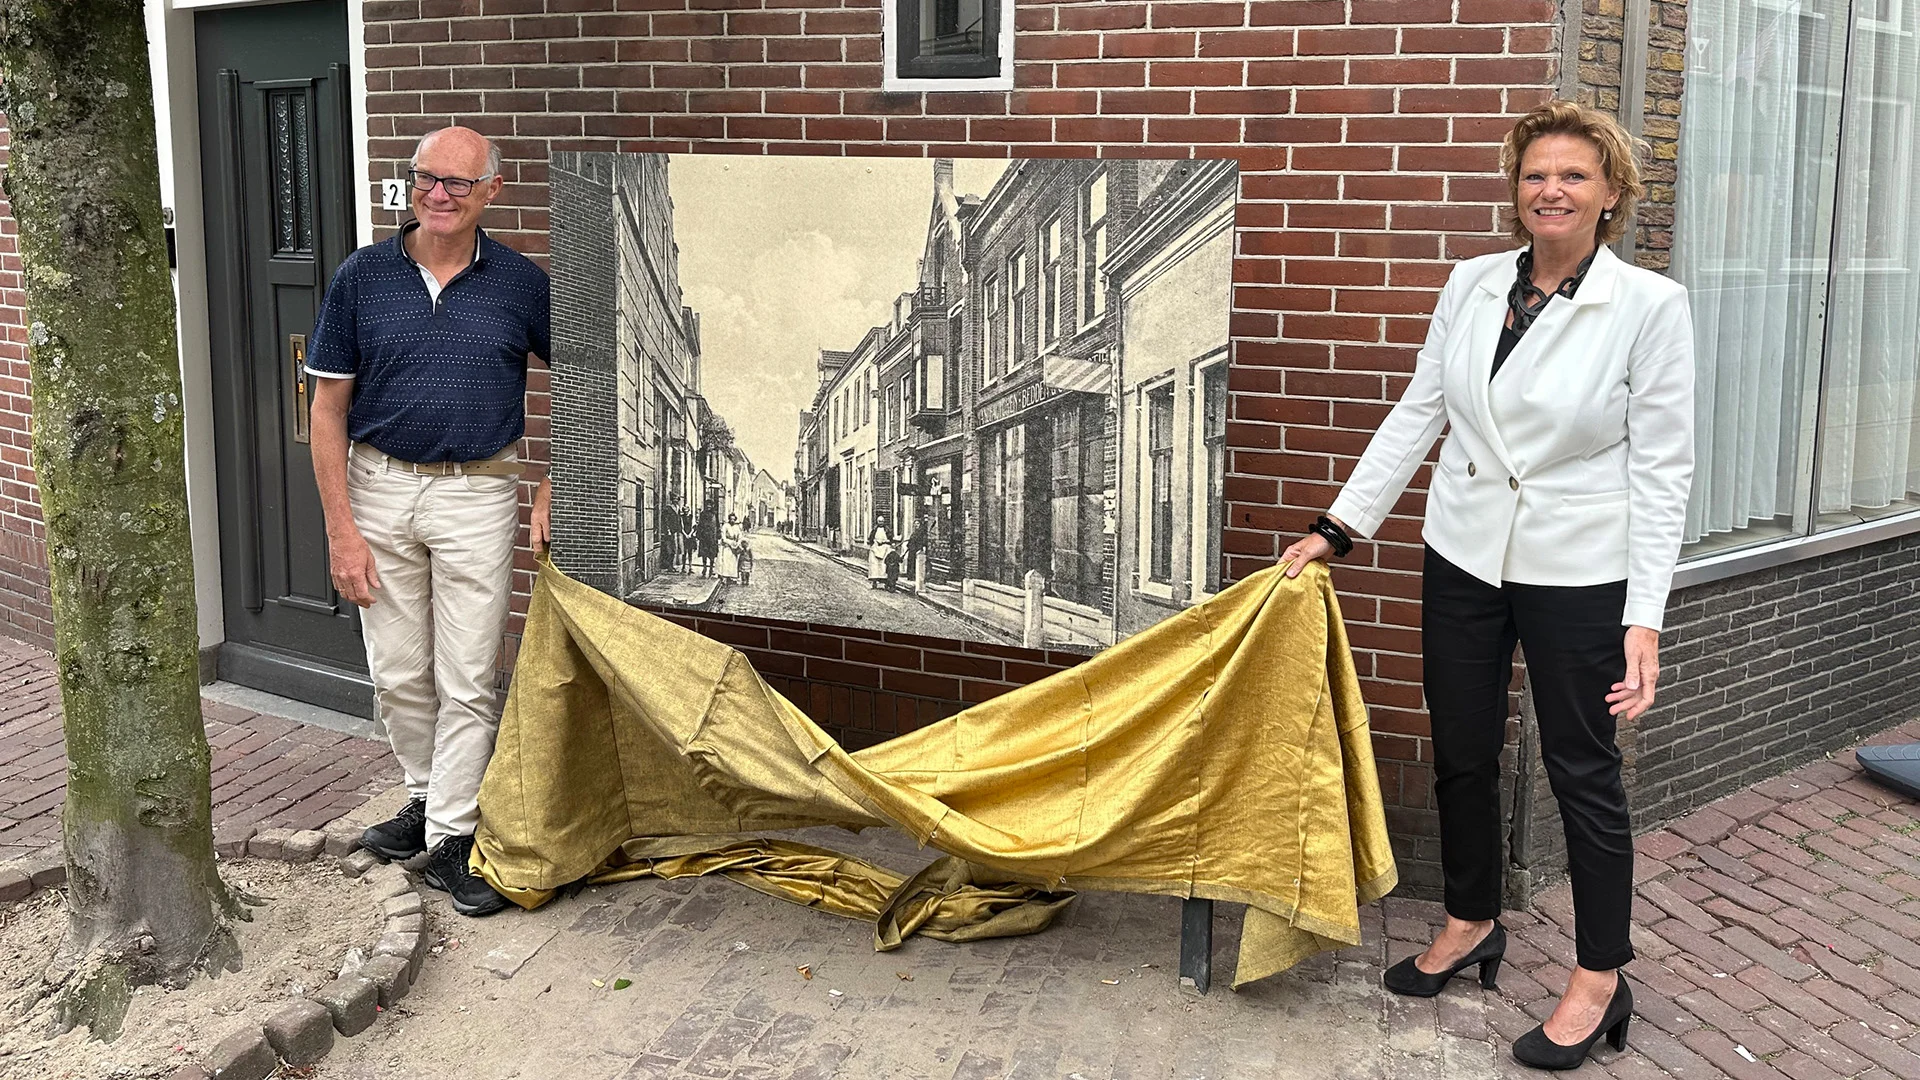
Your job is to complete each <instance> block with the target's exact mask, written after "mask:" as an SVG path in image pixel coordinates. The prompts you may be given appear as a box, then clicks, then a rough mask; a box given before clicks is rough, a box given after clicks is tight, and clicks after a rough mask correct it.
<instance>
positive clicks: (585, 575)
mask: <svg viewBox="0 0 1920 1080" xmlns="http://www.w3.org/2000/svg"><path fill="white" fill-rule="evenodd" d="M549 185H550V186H549V189H548V190H549V199H550V200H551V202H550V209H551V213H552V219H551V220H552V224H551V226H550V228H551V232H552V237H553V255H552V263H553V397H552V410H553V411H552V416H553V421H552V422H553V450H552V453H553V474H554V479H555V483H554V497H553V534H554V537H555V540H554V548H553V561H554V564H555V565H556V566H558V567H560V568H561V569H562V570H565V571H566V572H567V573H568V574H570V575H572V576H573V577H574V578H576V579H578V580H580V581H584V582H586V583H588V584H590V585H593V586H595V587H596V588H601V589H615V588H618V586H619V583H620V582H619V572H620V520H619V517H620V514H619V509H620V460H619V455H617V454H611V453H608V452H607V450H606V448H607V447H610V446H616V445H618V425H619V411H618V410H619V400H620V399H619V387H618V385H617V382H618V380H617V376H616V374H615V359H616V349H617V345H616V342H617V338H616V334H615V330H614V319H615V316H616V313H617V311H616V308H617V305H616V304H615V295H614V290H615V288H616V282H615V276H616V275H615V268H616V266H617V263H618V256H617V254H616V251H615V239H614V238H615V233H614V226H613V165H612V157H611V156H610V155H605V154H600V155H595V154H579V153H572V152H567V153H556V154H554V155H553V158H552V161H551V163H550V167H549Z"/></svg>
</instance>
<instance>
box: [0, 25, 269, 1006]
mask: <svg viewBox="0 0 1920 1080" xmlns="http://www.w3.org/2000/svg"><path fill="white" fill-rule="evenodd" d="M0 72H3V73H4V79H5V81H4V87H3V94H0V103H3V104H4V108H5V110H6V114H7V119H8V122H9V124H10V127H11V133H12V142H11V148H10V161H9V164H8V169H7V175H6V191H7V195H8V197H9V199H11V201H12V204H13V214H14V218H15V220H16V221H17V222H18V223H19V229H20V257H21V264H22V269H23V276H24V278H25V282H26V293H27V309H28V315H27V318H28V330H27V340H28V351H29V357H30V362H31V368H32V376H33V450H34V463H35V468H36V469H37V470H38V477H39V484H40V497H41V506H42V514H43V516H44V518H45V521H46V542H47V561H48V564H49V565H48V571H49V577H50V578H51V581H52V594H53V621H54V646H55V653H56V660H57V662H58V665H59V676H60V693H61V699H62V701H63V702H64V705H65V710H66V721H65V725H66V746H67V802H66V809H65V817H64V822H63V826H64V828H63V833H64V838H65V842H66V854H67V866H68V882H69V888H70V894H69V898H68V904H69V907H70V909H71V922H70V925H69V929H68V936H67V940H66V943H65V945H64V946H63V948H62V950H61V959H60V961H59V962H58V963H57V964H56V967H55V970H54V971H53V972H50V973H49V979H50V981H52V982H59V981H60V980H62V979H65V980H66V985H65V990H64V993H65V994H66V999H67V1008H65V1009H64V1010H63V1012H65V1014H66V1017H67V1018H66V1023H67V1025H69V1026H71V1024H73V1023H75V1022H86V1023H88V1024H90V1025H92V1026H93V1028H94V1033H95V1034H96V1035H101V1036H103V1037H110V1035H111V1031H112V1029H115V1028H117V1019H118V1013H119V1012H120V1011H121V1010H123V1009H124V1003H125V994H126V992H127V989H128V988H129V987H131V986H136V985H139V984H141V983H150V982H157V983H161V984H164V985H172V986H178V985H183V984H184V983H185V982H186V981H187V980H188V979H189V978H191V976H192V974H193V973H194V972H195V971H196V970H198V969H200V968H203V967H204V966H206V965H207V964H208V963H209V961H213V962H217V963H220V964H223V965H228V964H234V963H236V962H237V956H236V955H235V954H234V953H233V952H232V944H231V943H232V938H231V935H230V934H229V933H228V932H227V924H226V922H225V919H224V918H223V916H222V910H223V908H226V907H228V906H229V905H230V903H231V901H230V899H229V897H228V894H227V892H226V890H225V888H224V887H223V886H222V884H221V882H220V878H219V874H218V872H217V871H216V869H215V865H214V858H213V832H212V816H211V802H212V795H211V790H210V786H209V764H210V763H209V755H208V750H207V740H206V730H205V728H204V726H203V721H202V719H201V715H200V689H199V677H198V672H199V664H198V631H197V622H198V619H197V615H196V612H195V605H194V595H193V568H192V540H191V537H190V535H189V532H188V521H187V498H186V483H185V475H184V442H183V437H182V418H181V410H180V369H179V362H178V358H177V352H176V346H175V338H174V306H173V287H172V281H171V277H170V274H169V271H168V267H167V260H166V239H165V234H164V232H163V230H162V226H161V217H160V184H159V164H158V158H157V153H156V150H155V144H154V112H153V92H152V87H153V84H152V80H151V76H150V74H149V70H148V64H147V43H146V32H145V25H144V23H143V20H142V12H141V5H140V3H139V0H0ZM103 1028H105V1029H107V1030H105V1031H103V1030H102V1029H103Z"/></svg>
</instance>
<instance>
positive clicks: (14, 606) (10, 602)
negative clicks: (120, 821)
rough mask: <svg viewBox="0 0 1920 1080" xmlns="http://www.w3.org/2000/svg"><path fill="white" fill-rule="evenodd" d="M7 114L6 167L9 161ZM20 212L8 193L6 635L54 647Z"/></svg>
mask: <svg viewBox="0 0 1920 1080" xmlns="http://www.w3.org/2000/svg"><path fill="white" fill-rule="evenodd" d="M6 146H7V127H6V119H5V118H4V117H0V163H4V162H5V161H6ZM16 235H17V230H16V229H15V226H14V223H13V207H12V205H11V204H9V203H8V201H7V198H6V196H5V194H3V193H0V634H5V635H7V636H8V637H15V638H19V639H21V640H24V641H30V642H32V643H34V644H36V645H40V646H42V647H51V646H52V644H53V610H52V608H51V606H50V599H49V597H48V595H47V545H46V541H45V535H46V534H45V532H44V531H43V530H42V528H41V525H40V489H39V487H38V486H36V482H35V480H34V475H33V403H32V400H31V394H32V387H31V386H30V380H29V379H28V376H27V310H26V308H27V300H26V294H25V293H24V292H23V291H22V285H21V281H20V248H19V243H18V241H17V239H16Z"/></svg>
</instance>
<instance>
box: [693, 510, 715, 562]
mask: <svg viewBox="0 0 1920 1080" xmlns="http://www.w3.org/2000/svg"><path fill="white" fill-rule="evenodd" d="M695 532H696V533H697V534H698V535H697V537H696V539H697V541H698V543H699V545H700V576H701V577H712V576H713V560H714V559H715V558H717V557H718V556H719V554H720V511H719V509H718V508H717V507H715V506H714V505H713V504H712V503H708V504H707V505H706V506H703V507H701V508H700V525H699V527H698V528H697V529H696V530H695Z"/></svg>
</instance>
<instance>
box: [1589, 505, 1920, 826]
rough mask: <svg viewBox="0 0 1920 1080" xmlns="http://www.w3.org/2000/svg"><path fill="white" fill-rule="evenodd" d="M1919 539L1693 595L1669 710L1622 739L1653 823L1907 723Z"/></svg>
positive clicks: (1674, 616) (1672, 656)
mask: <svg viewBox="0 0 1920 1080" xmlns="http://www.w3.org/2000/svg"><path fill="white" fill-rule="evenodd" d="M1917 594H1920V535H1912V536H1906V537H1902V538H1900V539H1897V540H1889V541H1885V542H1882V543H1879V544H1874V545H1871V546H1869V547H1863V548H1856V549H1854V550H1852V551H1844V552H1838V553H1836V554H1833V555H1827V556H1823V557H1821V558H1819V559H1815V560H1812V561H1809V562H1805V563H1795V564H1791V565H1787V566H1781V567H1777V568H1775V569H1772V570H1764V571H1761V572H1759V573H1755V574H1748V575H1745V576H1742V577H1738V578H1730V579H1728V580H1726V581H1718V582H1714V583H1712V584H1709V585H1701V586H1698V587H1696V588H1692V589H1688V590H1686V591H1685V592H1684V593H1680V594H1678V595H1677V596H1676V597H1675V600H1674V603H1673V604H1672V606H1671V607H1670V608H1669V609H1668V612H1667V632H1666V633H1665V634H1663V635H1662V655H1661V664H1662V667H1663V671H1662V673H1661V679H1660V683H1661V701H1660V704H1659V706H1658V707H1657V708H1656V711H1655V712H1653V713H1651V714H1649V715H1648V716H1646V717H1642V718H1641V723H1640V724H1639V725H1637V727H1636V729H1635V730H1634V731H1632V732H1631V733H1630V736H1631V737H1630V738H1629V739H1628V740H1626V741H1624V742H1623V745H1622V750H1623V751H1624V752H1625V753H1626V755H1627V783H1628V790H1629V792H1630V793H1631V794H1632V796H1633V798H1634V809H1635V811H1636V812H1637V814H1638V815H1639V817H1640V819H1641V821H1642V822H1644V824H1645V825H1647V826H1651V825H1653V824H1654V823H1656V822H1659V821H1665V820H1667V819H1669V818H1673V817H1677V816H1678V815H1680V814H1684V813H1686V812H1687V811H1689V810H1692V809H1694V808H1695V807H1698V806H1702V805H1704V804H1706V803H1708V802H1711V801H1713V800H1714V799H1717V798H1719V797H1720V796H1722V795H1725V794H1727V793H1729V792H1731V791H1734V790H1736V789H1738V788H1742V787H1745V786H1747V785H1748V784H1752V783H1754V782H1756V781H1758V780H1761V779H1764V778H1766V777H1770V776H1773V775H1776V774H1778V773H1780V772H1782V771H1784V770H1785V769H1788V768H1790V767H1792V766H1794V765H1798V764H1801V763H1802V762H1805V761H1807V760H1809V759H1811V758H1814V757H1818V756H1820V755H1821V754H1825V753H1828V752H1830V751H1832V750H1836V749H1839V748H1840V747H1843V746H1846V745H1847V744H1849V743H1851V742H1854V741H1856V740H1857V739H1859V738H1860V737H1861V736H1864V735H1866V734H1869V733H1871V732H1875V731H1879V730H1882V729H1884V728H1887V727H1890V726H1892V725H1894V724H1897V723H1900V722H1902V721H1904V720H1908V719H1911V718H1912V717H1913V715H1914V712H1915V709H1916V706H1915V700H1916V696H1920V595H1917Z"/></svg>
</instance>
